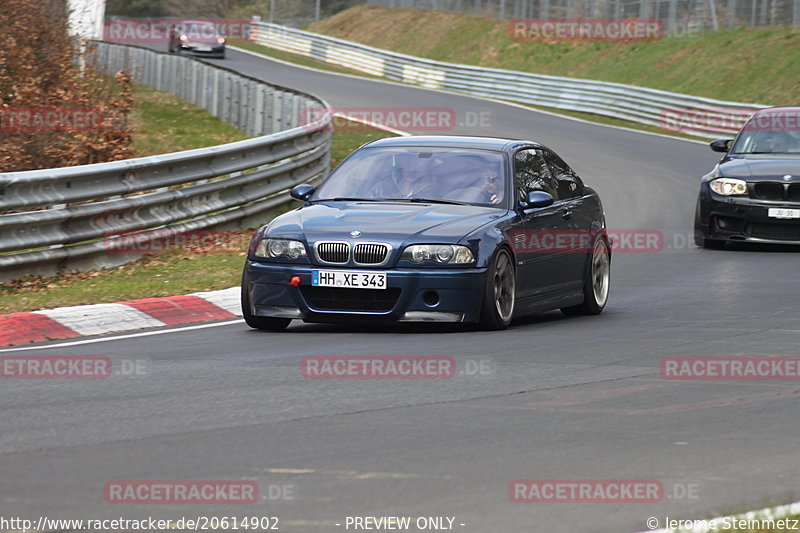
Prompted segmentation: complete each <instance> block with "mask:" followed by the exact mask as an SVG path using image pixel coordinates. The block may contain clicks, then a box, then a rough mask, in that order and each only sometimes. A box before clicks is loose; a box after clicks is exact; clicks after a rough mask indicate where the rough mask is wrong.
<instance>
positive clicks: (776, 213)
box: [767, 207, 800, 218]
mask: <svg viewBox="0 0 800 533" xmlns="http://www.w3.org/2000/svg"><path fill="white" fill-rule="evenodd" d="M767 216H769V217H770V218H800V209H784V208H782V207H770V208H769V211H768V212H767Z"/></svg>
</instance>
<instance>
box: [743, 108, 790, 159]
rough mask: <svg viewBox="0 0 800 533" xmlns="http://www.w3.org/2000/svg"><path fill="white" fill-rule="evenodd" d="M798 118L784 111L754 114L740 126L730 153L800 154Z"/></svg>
mask: <svg viewBox="0 0 800 533" xmlns="http://www.w3.org/2000/svg"><path fill="white" fill-rule="evenodd" d="M798 118H800V116H796V115H794V116H793V115H789V114H787V113H785V112H780V113H778V112H770V113H759V114H756V115H755V116H753V117H752V118H751V119H750V120H749V121H748V122H747V124H745V126H744V127H743V128H742V131H741V133H740V134H739V136H738V137H737V138H736V142H735V143H734V145H733V147H732V148H731V153H732V154H798V155H800V121H799V120H798Z"/></svg>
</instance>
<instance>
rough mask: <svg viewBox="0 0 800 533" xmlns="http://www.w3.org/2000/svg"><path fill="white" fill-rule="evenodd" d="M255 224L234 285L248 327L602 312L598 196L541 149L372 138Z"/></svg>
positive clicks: (607, 257)
mask: <svg viewBox="0 0 800 533" xmlns="http://www.w3.org/2000/svg"><path fill="white" fill-rule="evenodd" d="M291 195H292V197H293V198H295V199H296V200H299V201H301V202H304V205H303V206H302V207H300V208H298V209H295V210H294V211H291V212H289V213H285V214H283V215H280V216H278V217H277V218H275V219H274V220H272V221H271V222H270V223H269V224H267V225H266V226H264V227H262V228H260V229H259V230H258V231H257V232H256V233H255V235H254V236H253V239H252V241H251V243H250V248H249V251H248V255H247V262H246V264H245V268H244V274H243V277H242V311H243V314H244V319H245V321H246V322H247V324H248V325H249V326H250V327H253V328H257V329H262V330H272V331H277V330H282V329H284V328H286V327H287V326H288V325H289V323H290V322H291V320H292V319H300V320H304V321H306V322H331V321H343V320H344V321H352V322H355V321H364V320H385V321H392V322H461V323H479V324H480V326H481V327H483V328H485V329H503V328H506V327H508V325H509V324H510V323H511V320H512V319H513V318H514V317H516V316H521V315H524V314H527V313H532V312H539V311H546V310H550V309H561V310H562V311H563V312H564V313H567V314H599V313H600V312H601V311H602V310H603V307H604V306H605V304H606V301H607V298H608V289H609V276H610V264H611V251H610V246H609V241H608V236H607V233H606V223H605V215H604V213H603V207H602V204H601V202H600V198H599V197H598V195H597V193H596V192H595V191H594V190H592V189H591V188H590V187H588V186H586V185H585V184H584V183H583V182H582V181H581V179H580V178H579V177H578V175H577V174H576V173H575V172H574V171H573V170H572V169H571V168H570V167H569V166H568V165H567V164H566V163H565V162H564V161H563V160H562V159H561V158H560V157H559V156H557V155H556V154H555V153H554V152H553V151H551V150H550V149H549V148H547V147H545V146H542V145H541V144H537V143H534V142H530V141H518V140H509V139H495V138H483V137H455V136H442V137H438V136H426V137H397V138H388V139H381V140H378V141H373V142H371V143H368V144H366V145H364V146H362V147H361V148H359V149H358V150H356V151H355V152H353V153H352V154H351V155H350V156H349V157H348V158H347V159H345V160H344V161H343V162H342V163H341V164H340V165H339V166H338V167H337V168H336V169H335V170H334V171H333V172H332V173H331V174H330V175H329V176H328V177H327V178H326V179H325V180H324V181H323V182H322V183H321V184H320V185H319V187H318V188H315V187H314V186H312V185H298V186H296V187H295V188H294V189H292V191H291Z"/></svg>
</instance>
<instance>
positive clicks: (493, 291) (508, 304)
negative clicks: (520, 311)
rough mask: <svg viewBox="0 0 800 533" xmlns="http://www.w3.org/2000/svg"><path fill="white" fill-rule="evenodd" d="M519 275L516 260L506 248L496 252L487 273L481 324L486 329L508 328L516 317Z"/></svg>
mask: <svg viewBox="0 0 800 533" xmlns="http://www.w3.org/2000/svg"><path fill="white" fill-rule="evenodd" d="M516 288H517V275H516V272H515V271H514V260H513V259H512V257H511V253H509V251H508V250H507V249H505V248H500V250H499V251H498V252H497V253H495V255H494V257H493V258H492V262H491V264H490V265H489V270H488V272H487V274H486V283H485V285H484V289H483V303H482V305H481V318H480V322H479V325H480V327H481V329H485V330H501V329H506V328H507V327H508V326H509V325H510V324H511V319H512V318H513V317H514V305H515V302H516Z"/></svg>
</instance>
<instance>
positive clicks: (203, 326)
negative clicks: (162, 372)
mask: <svg viewBox="0 0 800 533" xmlns="http://www.w3.org/2000/svg"><path fill="white" fill-rule="evenodd" d="M242 323H243V320H242V319H239V318H237V319H231V320H226V321H225V322H212V323H208V324H197V325H195V326H184V327H180V328H170V329H159V330H156V331H142V332H139V333H130V334H128V335H116V336H114V337H100V338H96V339H83V340H79V341H65V342H58V343H55V344H46V345H43V346H23V347H20V348H4V349H0V353H5V352H22V351H30V350H48V349H51V348H68V347H70V346H80V345H83V344H96V343H98V342H108V341H119V340H126V339H135V338H136V337H150V336H151V335H164V334H166V333H179V332H181V331H191V330H195V329H206V328H217V327H220V326H231V325H233V324H238V325H241V324H242Z"/></svg>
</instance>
